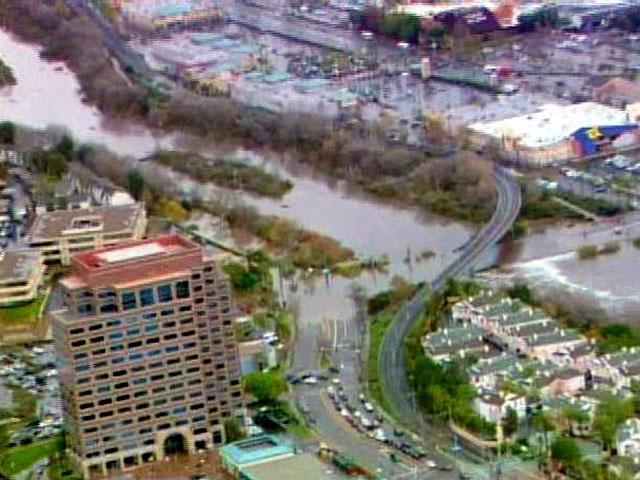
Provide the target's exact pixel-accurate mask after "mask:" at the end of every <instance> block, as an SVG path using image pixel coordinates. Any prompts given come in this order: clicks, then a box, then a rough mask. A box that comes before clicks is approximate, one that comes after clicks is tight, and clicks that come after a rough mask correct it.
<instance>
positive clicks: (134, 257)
mask: <svg viewBox="0 0 640 480" xmlns="http://www.w3.org/2000/svg"><path fill="white" fill-rule="evenodd" d="M224 256H226V254H225V253H223V252H221V251H218V250H216V251H209V250H207V251H204V250H203V249H202V247H200V246H199V245H197V244H195V243H193V242H191V241H190V240H187V239H186V238H184V237H181V236H178V235H169V236H162V237H157V238H153V239H149V240H144V241H139V242H133V243H129V244H126V245H121V246H116V247H110V248H105V249H101V250H94V251H88V252H82V253H79V254H77V255H75V256H74V257H73V263H74V267H75V270H74V273H73V274H72V275H71V276H69V277H67V278H65V279H63V280H62V282H61V284H62V286H63V289H64V305H65V306H64V308H63V309H61V310H58V311H55V312H53V313H52V314H51V316H52V325H53V332H54V339H55V345H56V352H57V355H58V361H59V364H60V365H59V368H60V381H61V389H62V397H63V406H64V415H65V420H66V423H67V428H68V432H69V434H70V449H71V452H72V456H73V458H74V459H75V461H76V462H77V463H78V465H79V466H80V467H81V468H82V470H83V473H84V475H85V476H90V475H91V474H93V473H97V474H105V473H110V472H115V471H121V470H126V469H129V468H133V467H135V466H137V465H139V464H141V463H145V462H152V461H155V460H158V459H160V458H163V457H164V456H166V455H167V454H168V453H170V452H168V451H167V449H168V448H169V445H172V446H173V447H175V446H176V445H182V446H183V447H184V450H185V451H186V452H189V453H192V452H195V451H199V450H205V449H210V448H213V447H215V446H218V445H221V444H222V443H223V442H224V440H225V439H224V422H225V421H226V420H228V419H229V420H230V419H234V418H235V419H242V417H243V415H244V403H243V396H242V390H241V384H240V376H241V373H240V358H239V355H238V346H237V343H236V340H235V337H234V325H233V324H234V322H233V320H234V313H233V310H232V307H231V292H230V286H229V281H228V279H227V277H226V276H225V274H224V273H223V272H222V270H221V262H222V261H223V260H224Z"/></svg>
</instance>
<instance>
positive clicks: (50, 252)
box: [29, 203, 147, 265]
mask: <svg viewBox="0 0 640 480" xmlns="http://www.w3.org/2000/svg"><path fill="white" fill-rule="evenodd" d="M146 227H147V215H146V212H145V209H144V204H143V203H136V204H133V205H121V206H114V207H98V208H88V209H84V210H57V211H53V212H43V213H41V214H40V215H38V216H37V217H36V219H35V221H34V223H33V227H32V229H31V235H30V239H29V247H30V248H33V249H36V250H38V251H40V252H41V253H42V256H43V261H44V263H45V264H46V265H56V264H62V265H69V264H70V263H71V257H72V256H73V255H74V254H75V253H78V252H84V251H88V250H94V249H99V248H103V247H110V246H113V245H118V244H121V243H125V242H131V241H134V240H140V239H141V238H142V237H143V236H144V233H145V229H146Z"/></svg>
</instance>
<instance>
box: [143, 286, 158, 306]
mask: <svg viewBox="0 0 640 480" xmlns="http://www.w3.org/2000/svg"><path fill="white" fill-rule="evenodd" d="M155 303H156V298H155V296H154V295H153V288H143V289H142V290H140V306H142V307H148V306H149V305H154V304H155Z"/></svg>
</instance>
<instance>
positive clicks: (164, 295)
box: [158, 285, 173, 303]
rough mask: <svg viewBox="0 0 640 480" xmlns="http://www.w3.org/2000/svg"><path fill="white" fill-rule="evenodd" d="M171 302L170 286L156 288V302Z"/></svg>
mask: <svg viewBox="0 0 640 480" xmlns="http://www.w3.org/2000/svg"><path fill="white" fill-rule="evenodd" d="M171 300H173V292H172V291H171V285H160V286H159V287H158V302H161V303H164V302H170V301H171Z"/></svg>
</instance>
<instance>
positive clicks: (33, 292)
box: [0, 251, 44, 307]
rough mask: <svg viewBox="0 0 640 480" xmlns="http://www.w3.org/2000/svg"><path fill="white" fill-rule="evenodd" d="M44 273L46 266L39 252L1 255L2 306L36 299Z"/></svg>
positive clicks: (0, 283) (0, 289)
mask: <svg viewBox="0 0 640 480" xmlns="http://www.w3.org/2000/svg"><path fill="white" fill-rule="evenodd" d="M43 273H44V266H43V264H42V259H41V257H40V253H39V252H34V251H23V252H2V253H0V306H2V307H4V306H10V305H14V304H16V303H21V302H30V301H31V300H33V299H35V298H36V296H37V295H38V287H40V285H41V283H42V275H43Z"/></svg>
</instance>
